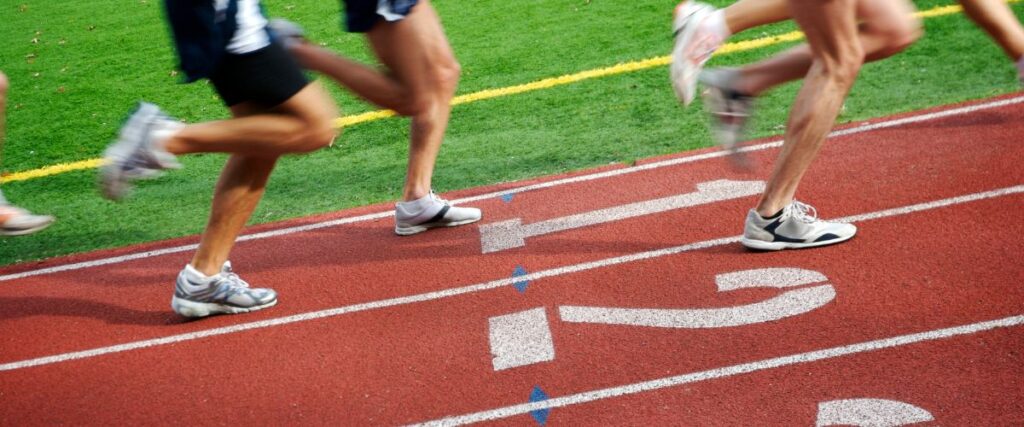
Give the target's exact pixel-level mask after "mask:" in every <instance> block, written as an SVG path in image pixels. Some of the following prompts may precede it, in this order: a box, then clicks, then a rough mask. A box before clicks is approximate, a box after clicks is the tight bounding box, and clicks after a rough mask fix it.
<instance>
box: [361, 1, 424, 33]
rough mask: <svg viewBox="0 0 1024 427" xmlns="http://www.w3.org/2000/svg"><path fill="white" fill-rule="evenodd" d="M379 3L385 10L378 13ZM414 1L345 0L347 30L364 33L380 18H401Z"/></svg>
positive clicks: (406, 13)
mask: <svg viewBox="0 0 1024 427" xmlns="http://www.w3.org/2000/svg"><path fill="white" fill-rule="evenodd" d="M381 3H383V4H384V6H385V10H383V11H381V12H382V13H378V12H377V9H378V4H381ZM416 3H418V0H345V26H346V27H347V28H348V31H349V32H352V33H365V32H367V31H370V29H371V28H373V26H374V25H377V22H379V21H381V20H386V21H390V22H394V21H399V20H401V19H402V18H404V17H405V16H406V15H408V14H409V12H411V11H412V7H413V6H416Z"/></svg>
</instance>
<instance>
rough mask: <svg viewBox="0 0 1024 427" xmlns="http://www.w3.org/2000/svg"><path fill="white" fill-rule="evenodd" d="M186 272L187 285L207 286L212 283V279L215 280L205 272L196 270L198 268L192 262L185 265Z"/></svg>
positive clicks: (191, 286)
mask: <svg viewBox="0 0 1024 427" xmlns="http://www.w3.org/2000/svg"><path fill="white" fill-rule="evenodd" d="M184 273H185V277H186V278H188V281H187V282H186V284H185V285H186V286H188V287H190V288H195V289H199V288H205V287H207V286H208V285H209V284H210V281H211V280H213V278H212V277H210V276H207V275H205V274H203V272H201V271H199V270H196V268H195V267H193V266H192V264H186V265H185V270H184Z"/></svg>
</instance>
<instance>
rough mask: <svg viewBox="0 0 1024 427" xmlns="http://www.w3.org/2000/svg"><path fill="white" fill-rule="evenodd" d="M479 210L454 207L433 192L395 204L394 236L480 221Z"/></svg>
mask: <svg viewBox="0 0 1024 427" xmlns="http://www.w3.org/2000/svg"><path fill="white" fill-rule="evenodd" d="M480 217H481V213H480V209H477V208H460V207H455V206H454V205H452V204H451V203H449V202H448V201H447V200H445V199H442V198H440V197H437V195H436V194H434V192H433V191H431V192H430V194H428V195H426V196H425V197H423V198H420V199H417V200H413V201H410V202H398V203H396V204H395V234H398V235H400V236H408V235H411V234H416V233H422V232H424V231H427V230H429V229H431V228H435V227H455V226H457V225H463V224H469V223H473V222H477V221H479V220H480Z"/></svg>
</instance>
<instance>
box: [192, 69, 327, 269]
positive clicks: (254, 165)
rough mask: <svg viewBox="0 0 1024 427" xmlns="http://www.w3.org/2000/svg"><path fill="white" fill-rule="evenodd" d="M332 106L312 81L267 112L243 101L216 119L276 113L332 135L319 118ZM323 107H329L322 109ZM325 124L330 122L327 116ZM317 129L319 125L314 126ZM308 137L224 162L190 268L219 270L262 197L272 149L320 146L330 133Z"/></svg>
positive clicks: (281, 131) (287, 137) (246, 119)
mask: <svg viewBox="0 0 1024 427" xmlns="http://www.w3.org/2000/svg"><path fill="white" fill-rule="evenodd" d="M333 105H334V103H333V102H332V101H331V100H330V98H329V97H328V96H327V94H326V93H324V92H323V89H322V88H320V87H319V86H317V85H314V84H311V85H309V86H307V87H306V88H305V89H303V90H302V91H300V92H299V93H298V94H296V95H295V96H293V97H292V98H291V99H289V100H288V101H286V102H285V103H284V104H282V105H280V106H278V107H277V108H275V109H273V110H271V111H269V112H268V111H265V110H261V109H259V108H257V107H254V106H252V105H249V104H245V103H242V104H239V105H236V106H234V107H232V108H231V112H232V114H233V115H234V116H235V117H237V118H236V119H231V120H226V121H222V122H217V123H220V124H222V125H223V124H233V123H234V122H236V121H239V122H247V123H254V122H255V121H256V120H259V119H261V118H266V117H276V118H279V119H281V121H282V122H284V121H286V120H291V121H296V122H298V123H299V124H300V127H305V128H309V129H314V130H313V131H310V132H313V133H314V134H320V133H323V132H325V131H324V130H323V129H322V128H326V129H328V131H327V132H328V133H330V132H332V131H330V130H329V129H330V127H329V126H325V125H324V124H323V122H322V121H323V120H324V117H323V116H324V115H325V114H327V115H328V117H330V118H333V113H332V112H331V111H330V110H331V109H332V107H331V106H333ZM324 110H328V111H327V112H326V113H325V111H324ZM327 122H328V123H329V120H328V121H327ZM318 123H319V125H318ZM318 127H319V128H321V129H320V130H316V129H317V128H318ZM255 128H258V125H257V126H255V127H249V128H246V127H240V129H242V130H241V131H242V132H252V131H253V129H255ZM219 132H223V130H222V129H214V132H212V133H219ZM273 132H277V134H278V135H281V137H282V138H283V139H284V140H286V141H293V140H296V138H299V136H301V135H304V134H305V132H307V131H305V130H296V131H295V132H296V133H295V134H287V133H286V132H285V131H284V129H276V130H274V131H273ZM252 137H253V138H264V139H265V138H267V137H266V136H258V135H252ZM226 138H230V139H232V140H235V141H236V142H235V143H236V144H238V145H246V141H245V140H244V139H243V136H241V135H234V136H230V137H226ZM311 139H312V142H310V141H302V142H298V143H282V144H280V145H273V144H270V146H271V147H275V148H276V149H277V150H278V151H272V152H266V153H264V152H259V151H246V152H245V153H248V154H245V153H243V152H242V150H240V149H239V150H238V151H237V152H236V154H235V155H233V156H231V157H230V158H229V159H228V162H227V165H225V166H224V171H223V172H222V173H221V176H220V180H219V181H218V182H217V187H216V189H215V190H214V196H213V204H212V207H211V209H210V220H209V222H208V223H207V226H206V230H205V231H204V232H203V237H202V239H201V240H200V242H199V249H198V250H196V253H195V255H194V256H193V258H192V262H191V264H192V267H194V268H195V269H196V270H198V271H199V272H201V273H203V274H206V275H208V276H212V275H214V274H217V273H218V272H219V271H220V268H221V266H222V265H224V262H225V261H227V259H228V254H229V253H230V252H231V248H232V247H234V244H235V239H236V238H237V237H238V234H239V233H240V232H241V230H242V228H243V227H244V226H245V223H246V222H247V221H248V220H249V217H250V216H251V215H252V212H253V210H255V209H256V205H257V204H258V203H259V201H260V199H261V198H262V197H263V192H264V190H265V188H266V184H267V180H268V178H270V173H271V171H273V169H274V165H275V163H276V162H277V159H278V155H276V153H278V152H280V150H285V149H289V148H291V149H293V151H306V150H305V149H306V148H309V147H317V146H319V147H322V146H324V145H326V143H327V142H329V141H330V140H331V139H333V133H331V134H329V135H325V136H320V137H313V138H311ZM218 144H222V145H224V146H225V147H226V148H228V149H234V147H229V146H227V143H218ZM209 146H211V147H212V146H213V143H211V144H209ZM228 152H232V151H228Z"/></svg>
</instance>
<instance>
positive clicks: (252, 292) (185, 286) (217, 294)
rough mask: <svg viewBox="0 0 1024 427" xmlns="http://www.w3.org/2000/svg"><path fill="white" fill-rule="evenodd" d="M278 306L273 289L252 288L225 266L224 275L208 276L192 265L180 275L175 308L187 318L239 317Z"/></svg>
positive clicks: (221, 272) (229, 265)
mask: <svg viewBox="0 0 1024 427" xmlns="http://www.w3.org/2000/svg"><path fill="white" fill-rule="evenodd" d="M275 304H277V292H274V290H273V289H260V288H250V287H249V283H247V282H246V281H245V280H242V278H241V277H238V275H237V274H235V273H234V272H232V271H231V262H230V261H228V262H225V263H224V267H222V268H221V271H220V273H218V274H216V275H214V276H206V275H204V274H203V273H200V272H199V271H197V270H196V269H195V268H193V267H192V266H191V265H186V266H185V268H184V269H183V270H181V273H178V281H177V283H176V284H175V286H174V297H173V298H171V308H173V309H174V312H175V313H178V314H180V315H182V316H185V317H206V316H209V315H211V314H220V313H226V314H236V313H248V312H250V311H256V310H262V309H264V308H267V307H272V306H274V305H275Z"/></svg>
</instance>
